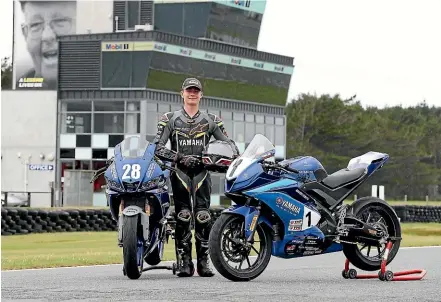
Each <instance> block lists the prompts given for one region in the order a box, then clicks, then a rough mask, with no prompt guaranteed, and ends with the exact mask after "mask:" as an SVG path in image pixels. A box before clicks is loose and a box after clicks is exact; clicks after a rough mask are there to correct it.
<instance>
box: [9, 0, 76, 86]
mask: <svg viewBox="0 0 441 302" xmlns="http://www.w3.org/2000/svg"><path fill="white" fill-rule="evenodd" d="M76 14H77V1H24V0H14V43H13V64H14V65H13V77H14V81H13V89H44V90H56V89H57V74H58V70H57V69H58V43H57V37H58V36H63V35H70V34H75V33H76Z"/></svg>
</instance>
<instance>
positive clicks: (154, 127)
mask: <svg viewBox="0 0 441 302" xmlns="http://www.w3.org/2000/svg"><path fill="white" fill-rule="evenodd" d="M161 115H162V114H160V115H159V117H161ZM156 132H158V113H157V112H156V111H155V112H153V111H147V134H156Z"/></svg>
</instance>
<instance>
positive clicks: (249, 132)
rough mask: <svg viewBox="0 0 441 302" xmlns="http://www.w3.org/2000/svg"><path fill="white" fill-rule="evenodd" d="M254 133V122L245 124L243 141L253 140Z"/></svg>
mask: <svg viewBox="0 0 441 302" xmlns="http://www.w3.org/2000/svg"><path fill="white" fill-rule="evenodd" d="M254 135H256V127H255V125H254V123H246V124H245V142H246V143H249V142H251V141H252V140H253V138H254Z"/></svg>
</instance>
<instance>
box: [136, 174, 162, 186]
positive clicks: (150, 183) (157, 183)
mask: <svg viewBox="0 0 441 302" xmlns="http://www.w3.org/2000/svg"><path fill="white" fill-rule="evenodd" d="M164 184H165V177H164V176H162V175H161V176H159V177H156V178H154V179H152V180H149V181H144V182H143V183H142V185H141V187H140V188H139V189H140V190H152V189H155V188H157V187H162V186H163V185H164Z"/></svg>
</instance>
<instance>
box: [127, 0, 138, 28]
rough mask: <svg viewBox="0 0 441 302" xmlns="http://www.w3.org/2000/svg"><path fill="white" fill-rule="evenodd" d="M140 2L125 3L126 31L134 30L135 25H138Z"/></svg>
mask: <svg viewBox="0 0 441 302" xmlns="http://www.w3.org/2000/svg"><path fill="white" fill-rule="evenodd" d="M140 4H141V1H126V7H127V9H126V12H127V13H126V20H127V25H126V28H127V29H134V28H135V25H138V24H140V23H141V22H140V9H139V6H140Z"/></svg>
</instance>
